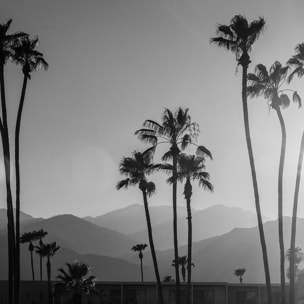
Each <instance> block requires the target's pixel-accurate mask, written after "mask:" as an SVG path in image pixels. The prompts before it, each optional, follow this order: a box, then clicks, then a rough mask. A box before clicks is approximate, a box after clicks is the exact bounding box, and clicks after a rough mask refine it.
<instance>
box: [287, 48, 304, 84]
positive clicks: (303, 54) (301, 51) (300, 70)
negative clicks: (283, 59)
mask: <svg viewBox="0 0 304 304" xmlns="http://www.w3.org/2000/svg"><path fill="white" fill-rule="evenodd" d="M295 51H296V54H295V55H293V56H292V57H291V58H290V59H289V60H288V61H287V64H288V65H289V66H290V67H292V68H294V70H293V71H292V72H291V73H290V75H289V76H288V82H290V81H291V80H292V79H293V77H294V76H295V75H297V76H298V77H300V78H301V77H303V75H304V43H300V44H298V45H297V46H296V49H295Z"/></svg>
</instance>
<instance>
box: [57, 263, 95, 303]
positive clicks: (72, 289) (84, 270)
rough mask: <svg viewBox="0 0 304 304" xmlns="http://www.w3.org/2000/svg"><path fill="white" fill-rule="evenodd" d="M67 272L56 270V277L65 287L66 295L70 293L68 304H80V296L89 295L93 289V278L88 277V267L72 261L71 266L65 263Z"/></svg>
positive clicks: (61, 269)
mask: <svg viewBox="0 0 304 304" xmlns="http://www.w3.org/2000/svg"><path fill="white" fill-rule="evenodd" d="M66 266H67V268H68V270H67V271H66V270H64V269H63V268H60V269H58V271H59V272H60V274H59V275H58V276H57V278H58V279H60V280H61V281H62V282H63V283H64V286H65V290H66V291H67V292H68V293H72V298H71V301H69V303H73V304H76V303H79V304H80V303H81V301H82V296H83V295H88V294H90V293H91V292H92V291H93V290H94V287H95V276H90V267H89V265H87V264H85V263H82V262H78V261H74V262H73V263H72V264H70V263H66Z"/></svg>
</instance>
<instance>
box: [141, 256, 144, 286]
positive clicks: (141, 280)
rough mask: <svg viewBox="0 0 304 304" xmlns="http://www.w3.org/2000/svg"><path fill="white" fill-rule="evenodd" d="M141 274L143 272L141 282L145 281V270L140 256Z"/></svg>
mask: <svg viewBox="0 0 304 304" xmlns="http://www.w3.org/2000/svg"><path fill="white" fill-rule="evenodd" d="M140 274H141V282H143V281H144V271H143V263H142V258H140Z"/></svg>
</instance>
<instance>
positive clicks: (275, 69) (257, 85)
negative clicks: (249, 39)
mask: <svg viewBox="0 0 304 304" xmlns="http://www.w3.org/2000/svg"><path fill="white" fill-rule="evenodd" d="M287 73H288V66H284V67H283V66H282V65H281V63H280V62H278V61H276V62H275V63H274V64H273V65H272V66H271V67H270V69H269V72H268V71H267V69H266V67H265V66H264V65H263V64H258V65H257V66H256V68H255V73H254V74H248V80H249V85H248V87H247V93H248V95H249V96H251V97H258V96H264V98H265V99H266V100H267V102H268V103H269V106H270V108H272V109H274V110H275V111H276V113H277V116H278V119H279V122H280V126H281V132H282V140H281V153H280V163H279V173H278V222H279V243H280V271H281V303H285V250H284V239H283V171H284V162H285V150H286V127H285V122H284V119H283V116H282V112H281V108H286V107H288V106H289V104H290V99H289V97H288V95H287V94H286V91H291V90H289V89H288V90H287V89H283V86H284V84H285V82H286V80H287V79H286V78H287ZM293 101H295V102H297V103H298V104H299V107H300V106H301V98H300V96H299V95H298V93H297V92H296V91H294V92H293Z"/></svg>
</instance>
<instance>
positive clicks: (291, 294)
mask: <svg viewBox="0 0 304 304" xmlns="http://www.w3.org/2000/svg"><path fill="white" fill-rule="evenodd" d="M303 153H304V132H302V140H301V146H300V152H299V158H298V166H297V177H296V184H295V192H294V199H293V208H292V222H291V236H290V249H289V250H290V258H289V273H290V283H289V303H290V304H294V303H295V253H296V245H295V244H296V230H297V212H298V199H299V189H300V181H301V175H302V163H303Z"/></svg>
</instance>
